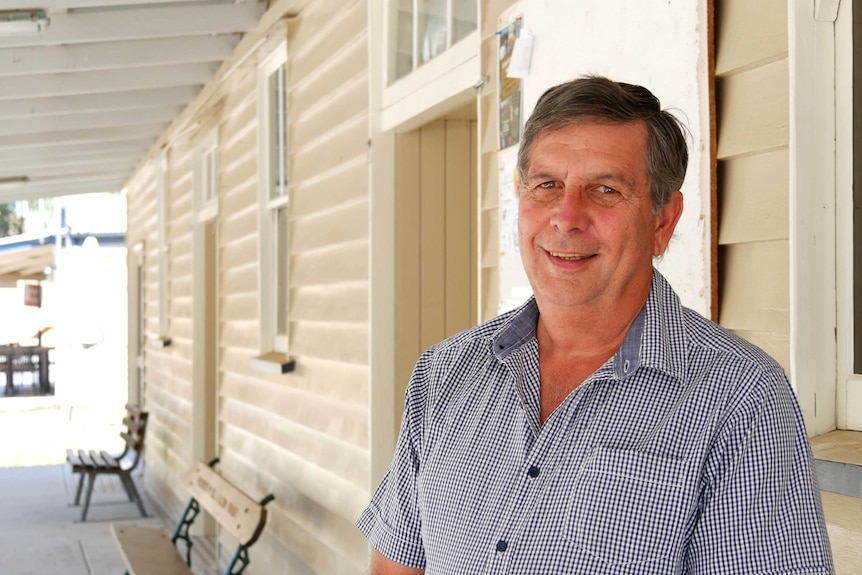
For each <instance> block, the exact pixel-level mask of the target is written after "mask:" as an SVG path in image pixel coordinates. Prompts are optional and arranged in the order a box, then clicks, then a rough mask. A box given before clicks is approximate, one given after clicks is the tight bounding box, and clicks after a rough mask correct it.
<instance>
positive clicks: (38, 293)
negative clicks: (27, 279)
mask: <svg viewBox="0 0 862 575" xmlns="http://www.w3.org/2000/svg"><path fill="white" fill-rule="evenodd" d="M24 305H27V306H30V307H42V286H41V285H39V284H24Z"/></svg>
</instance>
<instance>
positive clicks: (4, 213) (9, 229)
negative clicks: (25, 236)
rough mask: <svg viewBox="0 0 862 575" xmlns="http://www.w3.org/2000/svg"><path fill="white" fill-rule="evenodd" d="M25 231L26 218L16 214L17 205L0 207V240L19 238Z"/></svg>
mask: <svg viewBox="0 0 862 575" xmlns="http://www.w3.org/2000/svg"><path fill="white" fill-rule="evenodd" d="M23 231H24V218H22V217H21V216H19V215H18V214H16V213H15V205H14V204H2V205H0V238H5V237H7V236H17V235H18V234H20V233H21V232H23Z"/></svg>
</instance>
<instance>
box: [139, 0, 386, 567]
mask: <svg viewBox="0 0 862 575" xmlns="http://www.w3.org/2000/svg"><path fill="white" fill-rule="evenodd" d="M272 4H273V5H274V7H273V8H271V10H270V12H268V13H267V15H266V16H265V17H264V18H263V19H262V20H261V26H271V28H270V29H258V30H255V31H254V32H252V33H251V35H253V36H255V37H257V38H259V39H261V43H260V44H259V45H257V47H256V48H254V49H253V51H252V52H251V53H247V54H238V55H235V57H234V61H232V62H228V63H226V68H227V69H230V68H231V66H234V68H233V70H232V71H231V72H230V74H229V75H227V76H226V77H225V76H224V75H220V76H219V78H221V81H220V82H218V83H217V84H216V85H215V86H211V87H210V88H211V89H210V90H209V92H208V93H206V95H205V96H206V97H204V98H203V99H202V100H204V101H200V102H197V103H196V104H194V105H196V106H198V108H199V109H198V110H197V111H196V112H195V114H194V116H193V117H191V118H189V119H188V121H187V122H185V123H183V125H185V126H188V127H187V128H185V129H182V128H181V129H179V131H178V134H177V135H170V132H169V135H168V136H167V140H166V144H167V148H166V149H167V158H168V187H169V192H168V197H169V208H168V211H169V218H170V226H169V234H168V237H169V240H168V243H169V254H170V258H169V260H170V264H169V270H170V279H169V297H168V305H169V317H170V322H169V323H170V330H169V333H168V334H167V335H168V336H169V337H170V338H171V344H170V346H168V347H158V346H156V345H154V340H156V339H157V338H158V335H159V333H158V314H159V301H158V273H159V268H158V240H157V229H158V193H157V186H156V179H155V177H156V175H155V173H154V171H152V170H150V168H149V167H148V166H143V167H141V168H140V169H139V170H138V172H137V173H136V174H135V175H134V176H133V178H132V179H131V181H130V183H129V186H128V209H129V220H128V243H129V246H133V245H135V244H139V243H142V244H143V282H142V283H143V294H144V297H143V299H144V302H143V304H144V305H143V310H144V311H143V322H144V331H145V334H146V335H145V338H146V341H145V343H144V346H143V357H144V384H143V389H144V399H143V401H144V404H145V406H146V407H147V408H148V409H149V410H150V412H151V419H150V427H149V433H148V446H147V456H146V472H145V480H146V487H147V490H148V492H149V494H150V495H151V498H152V500H153V501H154V503H155V505H156V507H157V508H158V511H159V513H160V514H162V515H163V516H166V517H170V521H169V522H170V523H173V522H175V521H176V518H177V517H178V516H179V515H180V514H181V512H182V506H183V505H184V503H185V501H186V500H187V495H186V494H185V491H184V489H183V487H182V485H181V479H180V478H181V476H182V473H183V471H184V470H185V469H186V468H187V467H188V466H189V465H190V464H191V462H192V460H193V459H194V453H195V449H194V447H193V443H194V441H195V440H194V438H193V430H192V421H193V418H194V407H195V406H194V399H193V398H194V397H195V396H194V390H193V387H194V385H193V379H194V373H193V362H192V356H193V335H192V334H193V325H194V324H193V307H194V306H193V303H194V302H193V299H194V298H193V284H194V282H193V274H194V273H195V265H194V264H195V253H194V249H195V242H194V241H193V238H194V229H195V226H196V225H198V224H196V222H195V212H194V202H193V199H192V198H193V193H192V192H193V181H192V180H193V178H192V172H193V156H194V150H195V146H196V145H197V144H198V142H199V140H200V138H201V137H202V136H204V135H206V134H207V133H209V131H210V129H212V128H214V127H215V128H217V129H218V140H219V146H218V152H217V158H218V166H219V186H218V207H219V209H218V214H219V215H218V216H217V218H216V224H215V226H214V228H215V238H216V239H215V242H216V244H215V245H216V250H215V252H216V253H215V258H214V259H215V270H214V278H215V293H216V296H217V299H216V306H215V308H216V312H215V317H216V319H217V323H216V324H215V325H216V326H217V329H216V334H215V342H216V350H215V351H216V353H215V355H216V360H215V361H216V370H215V373H216V375H215V386H216V388H217V389H216V390H215V393H214V395H215V397H216V399H215V404H216V422H215V423H216V427H217V432H216V441H217V447H216V448H215V449H216V454H217V455H218V456H219V457H220V458H221V463H220V468H221V470H222V472H223V473H224V475H225V476H226V477H227V478H229V479H230V480H231V481H233V482H234V483H236V484H237V485H238V486H239V487H241V488H242V489H243V490H245V491H247V492H248V493H249V494H251V495H252V496H254V497H262V496H263V495H264V494H266V493H269V492H272V493H273V494H275V501H273V502H272V503H270V504H269V505H268V506H267V509H268V510H269V520H268V523H267V526H266V529H265V530H264V534H263V536H262V538H261V540H260V541H259V542H258V543H257V544H256V545H255V546H254V548H253V549H252V551H251V557H252V563H251V566H250V568H249V572H251V573H256V574H273V573H291V574H300V573H301V574H310V573H320V574H323V573H326V574H336V573H338V574H342V573H344V574H359V573H364V572H365V570H366V559H367V546H366V543H365V540H364V538H363V537H362V536H361V534H360V533H359V532H358V531H357V530H356V529H355V527H353V521H354V520H355V518H356V517H357V516H358V514H359V513H360V512H361V510H362V509H363V508H364V506H365V504H366V503H367V500H368V496H369V492H370V486H369V485H368V482H369V469H368V467H369V453H368V449H369V446H368V428H369V422H368V417H369V413H370V411H369V405H368V385H369V383H368V373H369V365H368V361H369V359H368V346H369V342H368V338H369V335H368V334H369V327H368V290H369V285H368V278H369V271H368V238H369V233H368V219H369V215H368V202H369V194H368V163H367V140H368V93H369V86H368V72H367V70H368V62H367V55H368V48H367V5H366V3H365V2H364V1H354V2H347V3H345V2H343V1H342V0H306V1H300V2H285V1H282V2H278V3H272ZM273 11H276V12H278V11H281V12H282V13H279V14H275V15H273ZM281 16H290V17H289V18H288V19H287V24H286V25H285V24H284V22H283V21H282V22H280V23H276V24H274V25H273V23H274V22H275V20H277V19H279V18H280V17H281ZM285 30H286V35H287V40H288V75H289V103H288V105H289V121H288V124H289V140H290V143H289V145H290V159H289V174H290V182H291V187H290V198H291V200H290V201H291V203H290V226H291V228H290V240H291V254H290V265H291V278H290V309H291V318H290V319H291V323H290V339H291V356H292V357H293V358H294V359H295V360H296V369H295V371H294V372H292V373H290V374H285V375H273V374H268V373H264V372H260V371H255V370H253V369H252V368H251V367H250V359H251V358H252V357H254V356H256V355H258V354H259V353H261V351H262V350H260V349H259V344H258V338H259V331H258V330H259V328H258V325H259V317H258V314H259V312H258V274H259V260H258V198H257V190H258V173H257V156H258V150H257V83H256V82H257V76H256V72H257V64H258V63H259V62H262V61H263V60H264V59H265V58H266V57H267V56H268V55H269V54H270V53H271V51H272V50H273V49H274V48H275V47H276V46H277V43H278V40H279V35H280V37H281V38H282V39H283V38H284V35H285ZM267 36H269V37H267ZM248 45H249V44H246V46H248ZM241 46H242V44H241ZM205 92H207V91H206V90H205ZM172 129H174V131H175V132H177V130H176V129H175V128H173V127H172Z"/></svg>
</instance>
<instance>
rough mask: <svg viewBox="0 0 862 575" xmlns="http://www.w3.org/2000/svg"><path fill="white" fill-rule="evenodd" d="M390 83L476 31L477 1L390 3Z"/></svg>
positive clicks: (403, 0) (398, 0)
mask: <svg viewBox="0 0 862 575" xmlns="http://www.w3.org/2000/svg"><path fill="white" fill-rule="evenodd" d="M390 10H392V12H391V18H390V29H391V34H390V69H389V83H392V82H394V81H395V80H398V79H399V78H402V77H404V76H406V75H408V74H410V73H411V72H413V71H414V70H416V69H417V68H419V67H420V66H422V65H424V64H426V63H427V62H429V61H431V60H433V59H434V58H436V57H437V56H439V55H440V54H442V53H443V52H445V51H446V50H448V49H449V48H450V47H452V46H453V45H454V44H457V43H458V42H459V41H461V40H463V39H464V38H466V37H467V36H468V35H469V34H470V33H471V32H473V31H475V30H476V29H477V13H476V0H392V1H391V3H390Z"/></svg>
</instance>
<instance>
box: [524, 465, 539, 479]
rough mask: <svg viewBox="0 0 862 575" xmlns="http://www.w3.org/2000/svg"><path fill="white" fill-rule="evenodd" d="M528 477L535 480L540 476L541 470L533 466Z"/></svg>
mask: <svg viewBox="0 0 862 575" xmlns="http://www.w3.org/2000/svg"><path fill="white" fill-rule="evenodd" d="M527 475H529V476H530V477H532V478H534V479H535V478H536V477H538V476H539V468H538V467H536V466H535V465H531V466H530V469H528V470H527Z"/></svg>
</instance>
